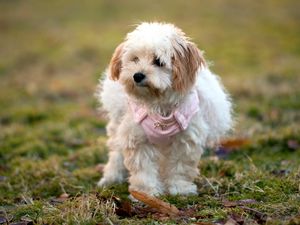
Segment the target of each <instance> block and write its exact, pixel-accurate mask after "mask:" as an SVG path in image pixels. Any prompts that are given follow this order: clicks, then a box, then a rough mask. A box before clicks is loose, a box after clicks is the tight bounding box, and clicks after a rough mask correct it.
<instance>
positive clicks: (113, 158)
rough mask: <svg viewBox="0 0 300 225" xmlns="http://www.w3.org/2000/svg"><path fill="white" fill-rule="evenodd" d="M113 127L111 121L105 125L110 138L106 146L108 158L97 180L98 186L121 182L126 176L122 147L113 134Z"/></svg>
mask: <svg viewBox="0 0 300 225" xmlns="http://www.w3.org/2000/svg"><path fill="white" fill-rule="evenodd" d="M114 132H115V127H114V126H113V124H112V123H109V124H108V126H107V133H108V135H109V136H110V138H109V139H108V141H107V146H108V148H109V149H110V151H109V159H108V162H107V164H106V165H105V167H104V170H103V177H102V178H101V180H100V181H99V182H98V186H100V187H102V186H107V185H110V184H113V183H121V182H123V181H124V180H125V178H126V177H127V170H126V168H125V166H124V163H123V161H124V158H123V154H122V148H121V146H119V145H118V144H117V140H116V135H114Z"/></svg>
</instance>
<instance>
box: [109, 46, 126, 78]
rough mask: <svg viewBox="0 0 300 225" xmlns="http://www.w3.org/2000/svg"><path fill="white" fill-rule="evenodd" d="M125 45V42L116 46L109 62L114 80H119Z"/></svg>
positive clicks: (111, 76)
mask: <svg viewBox="0 0 300 225" xmlns="http://www.w3.org/2000/svg"><path fill="white" fill-rule="evenodd" d="M123 45H124V43H121V44H119V45H118V47H117V48H116V50H115V52H114V54H113V56H112V58H111V60H110V64H109V70H110V78H111V79H112V80H118V79H119V76H120V72H121V68H122V61H121V57H122V55H123Z"/></svg>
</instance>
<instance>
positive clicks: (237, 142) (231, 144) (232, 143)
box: [220, 138, 250, 149]
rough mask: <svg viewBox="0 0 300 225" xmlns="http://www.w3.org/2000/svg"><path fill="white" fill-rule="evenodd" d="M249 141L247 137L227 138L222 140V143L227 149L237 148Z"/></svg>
mask: <svg viewBox="0 0 300 225" xmlns="http://www.w3.org/2000/svg"><path fill="white" fill-rule="evenodd" d="M249 142H250V141H249V140H248V139H246V138H236V139H226V140H223V141H221V143H220V145H221V146H222V147H223V148H226V149H237V148H240V147H242V146H245V145H247V144H249Z"/></svg>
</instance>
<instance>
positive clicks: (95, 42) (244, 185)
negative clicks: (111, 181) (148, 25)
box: [0, 0, 300, 224]
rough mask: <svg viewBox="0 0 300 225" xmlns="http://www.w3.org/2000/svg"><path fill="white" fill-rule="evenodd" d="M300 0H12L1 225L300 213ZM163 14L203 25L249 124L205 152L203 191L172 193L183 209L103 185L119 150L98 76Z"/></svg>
mask: <svg viewBox="0 0 300 225" xmlns="http://www.w3.org/2000/svg"><path fill="white" fill-rule="evenodd" d="M299 10H300V2H299V1H297V0H287V1H279V0H263V1H250V0H249V1H238V0H229V1H222V0H216V1H183V2H182V1H179V0H176V1H171V0H170V1H157V0H153V1H138V0H132V1H109V0H104V1H79V0H73V1H71V0H66V1H59V0H55V1H37V0H36V1H34V0H28V1H20V0H11V1H0V49H1V50H0V81H1V82H0V193H1V194H0V224H3V223H4V224H5V223H8V221H9V222H11V223H12V222H20V221H21V222H22V223H23V224H160V223H164V224H174V223H181V224H191V223H194V224H214V223H219V224H224V223H225V222H226V221H228V220H229V219H230V218H231V219H232V220H235V221H236V222H238V223H239V224H255V223H259V224H264V223H267V224H300V211H299V208H300V185H299V184H300V166H299V165H300V132H299V131H300V89H299V87H300V74H299V73H300V63H299V60H300V38H299V37H300V29H299V27H300V16H299V15H300V14H299ZM149 20H151V21H154V20H156V21H167V22H172V23H175V24H176V25H177V26H179V27H181V28H182V29H183V30H184V31H185V32H186V33H187V34H188V35H189V36H191V37H192V38H193V41H194V42H195V43H197V45H198V46H199V48H200V49H202V50H204V51H205V56H206V59H208V60H209V61H210V62H211V69H212V70H213V71H215V72H216V73H217V74H220V76H221V78H222V80H223V82H224V84H225V86H226V87H227V89H228V91H229V92H230V93H231V95H232V99H233V102H234V103H235V110H234V111H235V118H236V125H235V131H234V132H232V133H231V134H230V135H229V137H228V139H227V141H225V143H224V146H223V147H220V148H218V149H217V150H216V151H214V150H213V149H208V150H207V151H206V154H205V156H204V157H203V158H202V159H201V161H200V164H199V169H200V171H201V175H200V176H199V177H198V178H197V180H196V183H197V185H198V189H199V195H197V196H190V197H184V196H161V199H162V200H163V201H166V202H169V203H171V204H174V205H175V206H176V207H178V208H179V209H180V210H182V211H183V212H186V216H185V217H183V218H179V219H178V218H177V219H174V218H170V217H166V216H162V215H159V214H157V212H152V211H151V210H149V212H148V213H147V210H146V209H144V208H143V207H144V206H142V205H141V204H140V203H131V202H130V201H129V200H128V191H127V184H122V185H114V186H112V187H110V188H108V189H101V188H97V187H96V182H97V181H98V180H99V179H100V177H101V163H105V162H106V160H107V154H106V153H107V148H106V147H105V140H106V137H105V123H106V122H105V119H104V117H103V115H102V114H101V113H99V112H97V107H98V106H99V105H98V103H97V101H96V99H95V97H94V96H93V93H94V92H95V88H96V84H97V80H98V79H99V78H100V76H101V74H102V71H103V70H104V69H105V67H106V65H107V63H108V62H109V59H110V57H111V54H112V52H113V50H114V48H115V47H116V46H117V45H118V43H120V42H121V41H122V38H123V37H124V35H125V34H126V33H127V32H128V31H130V30H132V29H133V26H132V25H134V24H137V23H139V22H140V21H149ZM228 140H229V141H228ZM99 164H100V166H99ZM97 165H98V166H97ZM126 205H127V206H126ZM125 206H126V207H127V208H126V207H125ZM129 206H130V207H129ZM128 207H129V208H130V210H129V209H128ZM124 208H125V209H124ZM120 209H121V210H120ZM122 209H123V211H122ZM137 210H140V213H137ZM141 210H142V211H141Z"/></svg>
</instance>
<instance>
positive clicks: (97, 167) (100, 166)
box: [95, 163, 105, 173]
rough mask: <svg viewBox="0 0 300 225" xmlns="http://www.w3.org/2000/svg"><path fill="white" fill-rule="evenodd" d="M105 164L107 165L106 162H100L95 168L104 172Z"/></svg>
mask: <svg viewBox="0 0 300 225" xmlns="http://www.w3.org/2000/svg"><path fill="white" fill-rule="evenodd" d="M104 166H105V164H103V163H99V164H98V165H97V166H96V167H95V169H96V171H97V172H99V173H103V170H104Z"/></svg>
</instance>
